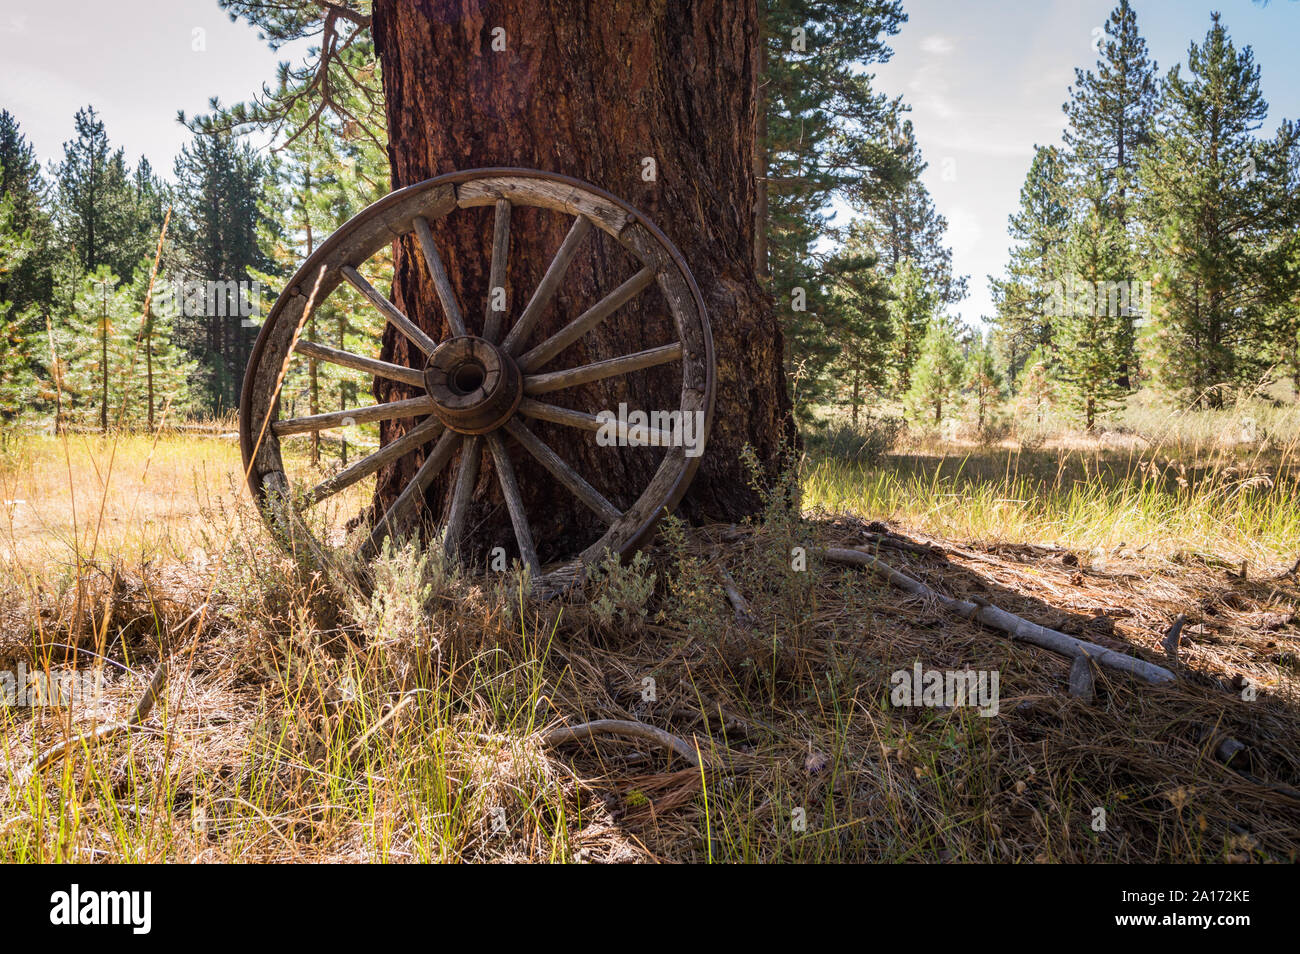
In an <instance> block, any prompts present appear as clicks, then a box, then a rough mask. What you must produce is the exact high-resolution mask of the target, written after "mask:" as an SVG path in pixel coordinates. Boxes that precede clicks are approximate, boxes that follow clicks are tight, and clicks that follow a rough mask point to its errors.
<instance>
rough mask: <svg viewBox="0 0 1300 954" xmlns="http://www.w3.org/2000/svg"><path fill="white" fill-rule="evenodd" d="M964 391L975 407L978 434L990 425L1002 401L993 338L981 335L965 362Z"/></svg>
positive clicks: (1000, 381) (1000, 378) (1000, 376)
mask: <svg viewBox="0 0 1300 954" xmlns="http://www.w3.org/2000/svg"><path fill="white" fill-rule="evenodd" d="M965 385H966V391H967V392H968V393H969V394H970V397H971V403H972V404H973V405H974V407H975V424H976V426H977V427H978V428H979V430H980V433H983V432H984V429H985V428H986V427H987V426H988V425H989V424H990V423H991V421H992V417H993V410H994V408H996V407H997V404H998V402H999V401H1000V400H1001V399H1002V375H1000V374H999V373H998V368H997V359H996V356H995V355H994V353H993V336H992V335H991V334H983V335H981V336H980V340H979V342H978V343H977V345H976V346H975V348H974V349H973V351H972V353H971V356H970V358H969V360H968V361H967V362H966V381H965Z"/></svg>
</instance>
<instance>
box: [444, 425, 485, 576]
mask: <svg viewBox="0 0 1300 954" xmlns="http://www.w3.org/2000/svg"><path fill="white" fill-rule="evenodd" d="M482 445H483V439H482V438H481V437H479V436H478V435H477V434H475V435H467V436H466V437H465V439H464V441H462V442H461V448H460V467H459V468H458V469H457V474H456V489H455V491H453V492H452V496H451V506H450V507H448V508H447V523H446V525H445V526H444V527H443V531H442V552H443V555H444V556H445V557H446V558H447V559H448V560H455V559H456V556H457V554H458V553H459V551H460V538H461V534H462V533H463V532H464V530H465V517H466V516H467V515H468V513H469V505H470V502H471V501H472V500H473V497H474V484H475V482H476V481H477V480H478V462H479V457H480V455H481V454H482V451H483V446H482Z"/></svg>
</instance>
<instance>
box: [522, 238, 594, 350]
mask: <svg viewBox="0 0 1300 954" xmlns="http://www.w3.org/2000/svg"><path fill="white" fill-rule="evenodd" d="M590 231H591V219H589V218H587V217H586V216H585V215H580V216H578V217H577V218H576V219H574V220H573V225H572V226H570V227H569V234H568V235H566V236H565V237H564V241H563V242H562V243H561V244H560V248H559V251H557V252H556V253H555V257H554V258H552V259H551V264H550V265H548V266H547V268H546V274H545V275H543V276H542V280H541V281H540V282H538V284H537V288H536V289H535V290H534V291H533V297H532V298H530V299H529V300H528V304H527V305H526V306H524V310H523V313H522V314H521V315H520V316H519V319H518V320H517V321H516V322H515V324H514V327H512V328H511V329H510V331H509V333H508V334H507V335H506V340H505V341H504V342H502V345H501V347H502V348H503V349H504V350H505V352H506V353H507V354H511V355H516V354H518V353H519V352H520V351H521V350H523V347H524V344H525V343H526V342H527V341H528V336H529V335H530V334H531V333H532V330H533V326H534V325H536V324H537V320H538V319H539V318H540V317H541V316H542V312H543V311H545V310H546V306H547V305H549V304H550V303H551V299H552V298H554V297H555V293H556V292H557V291H559V290H560V283H561V282H562V281H564V273H565V272H567V271H568V270H569V263H570V262H572V261H573V256H575V255H577V254H578V249H579V248H581V246H582V240H583V239H585V238H586V237H587V233H588V232H590Z"/></svg>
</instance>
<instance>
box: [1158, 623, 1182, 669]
mask: <svg viewBox="0 0 1300 954" xmlns="http://www.w3.org/2000/svg"><path fill="white" fill-rule="evenodd" d="M1186 622H1187V617H1186V616H1184V615H1183V614H1182V613H1179V614H1178V615H1177V616H1176V617H1174V624H1173V625H1172V626H1170V627H1169V632H1168V633H1166V634H1165V638H1164V639H1162V640H1161V641H1160V645H1161V646H1163V647H1164V648H1165V655H1167V656H1168V657H1169V659H1170V661H1171V662H1178V643H1179V641H1180V640H1181V639H1182V638H1183V624H1184V623H1186Z"/></svg>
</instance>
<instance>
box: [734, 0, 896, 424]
mask: <svg viewBox="0 0 1300 954" xmlns="http://www.w3.org/2000/svg"><path fill="white" fill-rule="evenodd" d="M762 8H763V32H764V44H763V56H764V61H763V64H762V66H761V68H762V74H763V85H762V87H761V89H762V92H763V96H764V100H765V102H764V108H763V109H762V111H761V112H760V119H759V130H758V145H759V149H758V156H757V157H756V166H757V168H756V170H755V171H756V174H757V176H758V179H759V196H758V208H757V209H756V210H755V214H756V217H757V219H758V223H757V232H758V236H759V239H758V242H757V247H756V248H755V263H756V265H757V271H758V274H759V275H760V276H766V277H768V279H769V281H768V289H769V291H771V293H772V294H773V296H774V297H775V300H776V305H777V308H778V311H779V312H780V313H781V314H782V315H783V316H784V330H785V345H786V355H785V358H786V367H787V368H789V369H790V371H791V373H792V375H793V376H794V377H795V379H796V389H797V396H798V399H799V400H798V404H799V405H800V407H799V410H801V411H803V412H804V413H807V410H808V407H809V405H810V404H813V403H818V402H820V401H823V400H826V399H827V398H828V397H829V396H830V394H831V392H832V391H833V390H834V380H833V379H832V378H831V377H830V376H829V375H830V374H831V365H832V363H833V362H835V361H837V359H838V358H839V345H838V344H837V342H836V340H835V338H834V330H833V329H834V328H835V327H836V326H837V325H841V324H843V323H844V322H845V321H847V322H849V323H850V324H852V323H853V322H854V321H855V319H854V318H852V317H851V316H841V315H837V314H836V313H835V309H836V308H837V307H838V302H839V301H840V299H837V298H836V289H837V288H840V287H841V286H844V285H845V283H849V284H853V283H857V284H859V285H861V284H863V283H866V282H869V281H870V280H871V279H870V277H869V276H868V275H866V274H865V273H864V274H858V275H855V274H854V272H855V271H861V270H868V271H869V270H870V269H871V268H873V267H874V264H871V265H868V264H866V263H867V262H871V263H874V261H875V258H876V255H875V252H874V250H873V249H871V248H870V247H867V248H865V249H859V251H866V252H868V253H869V255H868V257H867V258H865V259H864V258H863V257H862V256H861V255H860V254H858V253H857V252H849V253H845V254H839V253H835V252H830V251H827V249H828V247H830V246H831V245H832V244H834V242H835V240H836V239H839V238H840V237H841V236H840V235H839V232H840V231H842V230H840V229H836V228H835V227H834V225H833V223H832V221H831V215H830V214H829V211H828V210H829V209H830V207H831V204H832V201H833V200H834V199H836V198H841V199H843V198H845V197H846V196H847V194H848V192H849V190H850V189H856V188H859V187H863V188H868V189H870V188H873V187H874V188H876V189H889V190H897V189H901V188H902V187H904V186H905V185H906V183H907V182H908V181H909V177H910V176H911V175H912V170H911V169H909V167H908V165H907V162H906V158H907V157H906V156H905V155H904V154H903V150H901V149H899V148H898V147H896V146H895V144H894V143H893V142H892V141H891V139H890V136H889V133H888V130H889V129H890V128H891V126H893V125H894V124H896V122H897V113H898V110H899V109H900V108H901V105H900V103H899V102H898V101H897V100H890V99H889V98H887V97H886V96H884V95H883V94H881V93H879V92H877V91H876V90H875V89H874V88H873V87H872V77H871V75H870V74H869V73H866V72H864V71H863V69H862V67H863V65H865V64H870V63H879V62H885V61H886V60H888V59H889V57H890V56H891V54H892V51H891V50H890V48H889V46H888V43H887V41H888V38H889V37H890V36H892V35H894V34H895V33H897V32H898V30H899V27H900V26H901V24H902V23H903V22H904V21H905V20H906V16H905V15H904V14H903V12H902V6H901V3H900V2H899V0H763V3H762ZM828 240H829V241H828Z"/></svg>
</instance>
